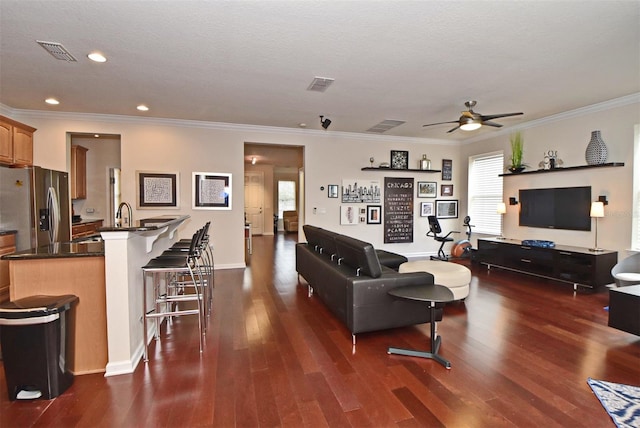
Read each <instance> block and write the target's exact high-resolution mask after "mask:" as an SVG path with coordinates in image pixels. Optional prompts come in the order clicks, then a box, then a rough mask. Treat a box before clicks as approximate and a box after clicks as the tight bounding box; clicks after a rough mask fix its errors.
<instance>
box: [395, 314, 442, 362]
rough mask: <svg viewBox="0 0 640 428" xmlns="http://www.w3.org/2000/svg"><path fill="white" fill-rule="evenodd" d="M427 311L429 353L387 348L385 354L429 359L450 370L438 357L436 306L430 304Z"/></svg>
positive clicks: (438, 342) (438, 340)
mask: <svg viewBox="0 0 640 428" xmlns="http://www.w3.org/2000/svg"><path fill="white" fill-rule="evenodd" d="M429 310H430V314H431V352H424V351H415V350H413V349H402V348H389V349H388V350H387V354H394V355H406V356H409V357H420V358H429V359H432V360H435V361H437V362H438V363H440V364H442V365H443V366H444V367H445V368H447V369H451V363H450V362H449V361H448V360H445V359H444V358H442V357H441V356H440V355H438V351H439V350H440V343H441V338H440V336H436V321H435V320H436V304H435V303H433V302H431V305H430V307H429Z"/></svg>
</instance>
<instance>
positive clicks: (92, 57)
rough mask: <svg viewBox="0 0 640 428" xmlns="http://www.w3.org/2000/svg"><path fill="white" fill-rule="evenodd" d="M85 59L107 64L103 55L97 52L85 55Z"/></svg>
mask: <svg viewBox="0 0 640 428" xmlns="http://www.w3.org/2000/svg"><path fill="white" fill-rule="evenodd" d="M87 58H89V59H90V60H91V61H95V62H107V58H105V56H104V55H102V54H101V53H98V52H91V53H90V54H89V55H87Z"/></svg>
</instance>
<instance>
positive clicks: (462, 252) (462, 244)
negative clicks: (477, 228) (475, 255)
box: [451, 216, 474, 258]
mask: <svg viewBox="0 0 640 428" xmlns="http://www.w3.org/2000/svg"><path fill="white" fill-rule="evenodd" d="M470 222H471V217H469V216H466V217H465V218H464V220H463V221H462V225H463V226H464V227H466V228H467V231H466V232H465V235H467V239H461V240H459V241H458V242H456V243H455V244H453V247H451V256H453V257H456V258H463V257H471V251H473V247H472V245H471V241H470V239H471V228H472V227H474V226H473V225H472V224H470Z"/></svg>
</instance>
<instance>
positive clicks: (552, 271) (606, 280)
mask: <svg viewBox="0 0 640 428" xmlns="http://www.w3.org/2000/svg"><path fill="white" fill-rule="evenodd" d="M476 260H477V261H479V262H480V263H483V264H485V265H487V266H488V267H489V268H491V267H493V266H495V267H500V268H505V269H510V270H515V271H518V272H522V273H527V274H530V275H537V276H541V277H544V278H549V279H555V280H558V281H563V282H568V283H571V284H573V286H574V289H575V288H577V287H586V288H591V289H595V288H598V287H602V286H604V285H607V284H610V283H612V282H613V278H612V276H611V268H613V266H614V265H615V264H616V263H617V261H618V253H617V252H616V251H599V252H594V251H589V250H588V249H586V248H580V247H569V246H556V247H554V248H539V247H531V246H527V245H522V244H521V242H520V241H516V240H510V239H498V238H492V239H478V251H477V253H476Z"/></svg>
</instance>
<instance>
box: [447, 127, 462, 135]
mask: <svg viewBox="0 0 640 428" xmlns="http://www.w3.org/2000/svg"><path fill="white" fill-rule="evenodd" d="M458 128H460V125H458V126H456V127H455V128H451V129H450V130H448V131H447V134H448V133H450V132H453V131H455V130H456V129H458Z"/></svg>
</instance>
